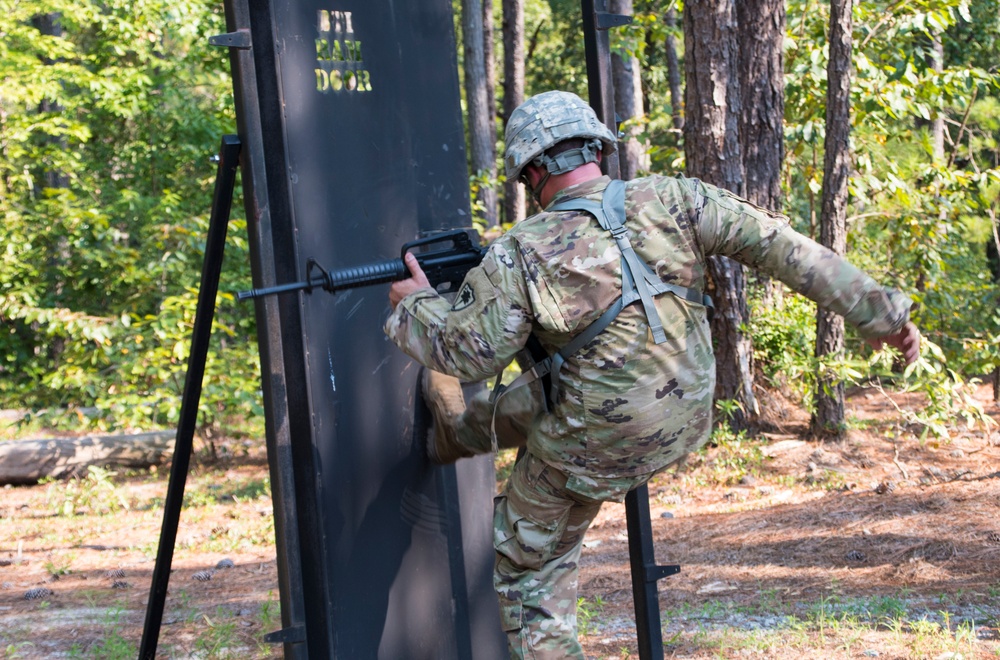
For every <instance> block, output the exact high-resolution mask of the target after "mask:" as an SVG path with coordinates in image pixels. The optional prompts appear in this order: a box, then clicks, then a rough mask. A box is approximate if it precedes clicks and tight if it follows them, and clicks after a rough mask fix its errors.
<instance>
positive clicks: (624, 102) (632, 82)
mask: <svg viewBox="0 0 1000 660" xmlns="http://www.w3.org/2000/svg"><path fill="white" fill-rule="evenodd" d="M609 10H610V11H611V13H613V14H623V15H626V16H631V15H632V0H612V2H610V3H609ZM611 80H612V84H613V86H614V89H615V114H616V115H618V118H619V119H620V120H621V121H622V122H625V121H628V120H630V119H641V118H642V117H643V115H644V114H645V113H644V112H643V108H642V79H641V77H640V69H639V59H638V58H637V57H635V56H634V55H629V54H623V53H620V52H617V51H612V52H611ZM641 132H642V127H641V126H639V125H635V124H633V125H632V126H631V127H629V128H627V129H625V135H624V137H623V138H622V139H621V140H620V141H619V143H618V149H619V161H618V167H619V171H620V173H621V178H622V179H624V180H626V181H627V180H629V179H634V178H636V177H638V176H640V173H641V172H642V171H644V170H646V171H648V170H649V159H648V158H647V157H646V145H644V144H643V143H642V142H640V141H639V138H638V135H639V134H640V133H641Z"/></svg>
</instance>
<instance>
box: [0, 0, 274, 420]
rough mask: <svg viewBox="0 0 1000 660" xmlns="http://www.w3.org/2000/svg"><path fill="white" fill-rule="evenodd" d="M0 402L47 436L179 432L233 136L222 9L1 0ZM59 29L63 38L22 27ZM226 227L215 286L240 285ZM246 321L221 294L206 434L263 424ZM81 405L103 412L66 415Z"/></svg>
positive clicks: (204, 415)
mask: <svg viewBox="0 0 1000 660" xmlns="http://www.w3.org/2000/svg"><path fill="white" fill-rule="evenodd" d="M0 6H2V9H3V12H2V15H0V32H2V33H3V34H4V39H3V40H2V43H0V69H2V73H3V75H2V76H0V78H2V80H3V83H2V84H0V85H2V86H0V146H2V149H3V155H4V157H3V158H2V159H0V214H2V216H3V221H4V226H5V229H6V232H7V237H8V240H7V241H6V243H5V245H4V246H3V249H2V251H0V317H2V318H3V320H4V323H3V326H2V329H0V406H4V407H17V408H28V409H32V410H36V411H42V413H41V414H42V417H43V418H45V419H46V421H47V422H48V423H49V424H52V425H56V426H60V425H61V426H74V427H79V426H92V427H97V428H101V429H111V428H118V427H132V428H154V427H161V426H168V425H171V424H175V423H176V418H177V409H178V406H179V401H180V395H181V391H182V388H183V379H184V374H185V373H186V369H187V364H186V360H187V357H188V350H189V345H188V344H189V337H190V334H191V327H192V324H193V316H194V311H195V305H196V296H197V287H198V283H199V280H200V270H201V261H202V255H203V249H204V247H203V246H204V240H205V235H206V231H207V225H208V211H209V207H210V204H211V194H212V184H213V181H214V174H215V172H214V167H213V166H212V164H211V163H210V161H209V158H210V156H211V155H212V154H213V153H215V152H216V150H217V149H218V144H219V140H220V138H221V136H222V134H224V133H226V132H232V127H233V126H234V123H235V122H234V120H233V110H232V107H231V105H230V104H231V100H230V99H231V88H230V83H229V80H228V75H227V72H226V57H225V55H226V53H225V51H224V50H221V49H214V50H210V47H209V46H208V44H207V38H208V36H210V35H212V34H217V33H219V32H224V31H225V29H224V20H223V17H222V11H221V5H218V3H210V2H206V1H205V0H181V1H180V2H173V1H171V2H166V1H165V0H142V1H141V2H128V3H125V2H110V3H108V2H101V3H93V2H82V3H68V2H59V1H52V2H46V1H42V0H31V1H27V2H18V3H2V4H0ZM39 15H57V16H58V22H57V24H58V27H59V29H58V30H55V32H58V34H54V35H45V34H42V33H41V32H40V31H39V30H38V29H37V28H36V27H35V26H34V25H33V24H32V18H33V17H35V16H39ZM245 235H246V228H245V223H243V222H242V221H239V220H236V221H233V222H232V223H231V231H230V233H229V240H228V245H227V261H226V266H225V268H224V269H223V277H224V280H223V282H222V286H221V290H223V291H232V290H234V289H236V288H238V286H239V285H238V283H244V282H246V281H248V280H249V266H248V259H247V257H246V250H247V246H246V238H245ZM253 334H254V325H253V318H252V314H251V310H249V309H246V308H237V307H236V305H235V304H234V301H233V300H232V298H231V296H229V295H228V294H220V300H219V310H218V313H217V317H216V322H215V326H214V337H215V340H214V341H216V342H219V341H221V344H222V345H221V347H220V349H219V350H218V351H217V352H213V353H212V354H211V355H210V356H209V360H208V366H207V371H206V378H205V384H206V387H205V390H204V394H203V400H202V408H201V415H200V417H201V422H202V424H203V425H204V426H206V427H214V428H219V427H227V428H230V429H231V428H232V427H233V425H234V424H235V423H237V422H239V423H242V422H244V421H245V420H251V421H252V420H254V418H255V417H257V416H259V415H260V412H261V411H260V407H259V404H258V403H257V400H258V398H259V397H258V396H257V389H258V386H257V385H256V383H258V382H259V378H258V373H257V372H258V367H257V360H256V351H255V350H254V347H253V345H252V342H250V341H248V339H249V338H250V337H252V336H253ZM79 409H92V410H96V414H94V413H88V414H84V415H81V414H78V413H74V412H73V411H74V410H79Z"/></svg>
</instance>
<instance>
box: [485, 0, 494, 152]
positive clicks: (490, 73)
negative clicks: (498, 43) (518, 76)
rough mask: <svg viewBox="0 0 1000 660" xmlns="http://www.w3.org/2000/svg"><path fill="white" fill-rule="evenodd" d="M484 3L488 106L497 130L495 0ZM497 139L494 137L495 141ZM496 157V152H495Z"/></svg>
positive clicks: (492, 122)
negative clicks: (494, 45)
mask: <svg viewBox="0 0 1000 660" xmlns="http://www.w3.org/2000/svg"><path fill="white" fill-rule="evenodd" d="M482 3H483V63H484V67H485V69H486V108H487V110H488V111H489V115H490V123H491V124H492V125H493V126H494V131H495V130H496V128H495V126H496V117H497V71H496V67H495V66H494V63H495V62H496V59H495V57H494V53H493V0H482ZM495 142H496V140H495V139H494V143H495ZM494 158H496V153H495V152H494Z"/></svg>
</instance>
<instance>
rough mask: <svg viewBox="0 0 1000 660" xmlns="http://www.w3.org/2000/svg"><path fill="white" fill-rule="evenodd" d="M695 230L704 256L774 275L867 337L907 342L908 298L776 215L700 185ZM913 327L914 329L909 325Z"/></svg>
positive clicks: (728, 194) (909, 334) (731, 195)
mask: <svg viewBox="0 0 1000 660" xmlns="http://www.w3.org/2000/svg"><path fill="white" fill-rule="evenodd" d="M700 185H701V186H702V187H703V191H702V194H704V195H705V204H704V206H703V207H702V211H701V213H700V217H699V223H698V228H697V231H698V233H699V238H700V240H701V243H702V248H703V249H704V251H705V252H706V254H720V255H725V256H728V257H732V258H733V259H735V260H737V261H739V262H740V263H742V264H744V265H746V266H748V267H750V268H753V269H755V270H759V271H761V272H763V273H765V274H767V275H769V276H771V277H773V278H775V279H778V280H780V281H782V282H784V283H785V284H786V285H788V286H789V287H790V288H792V289H793V290H794V291H797V292H799V293H801V294H803V295H805V296H806V297H808V298H810V299H811V300H813V301H815V302H816V303H817V304H818V305H819V306H820V307H822V308H824V309H826V310H829V311H831V312H835V313H837V314H840V315H841V316H843V317H844V320H845V321H847V322H848V323H850V324H851V325H853V326H854V327H856V328H857V330H858V333H859V334H860V335H861V336H862V337H863V338H864V339H868V340H875V339H878V338H889V337H893V339H891V340H890V341H889V342H888V343H890V344H893V345H896V344H897V343H899V342H904V341H905V343H906V345H907V347H909V346H910V345H911V344H912V341H911V340H910V339H908V338H909V337H910V336H911V334H912V333H910V332H909V331H907V332H905V333H904V335H905V336H903V337H898V338H897V337H896V335H899V334H900V333H901V332H904V330H905V328H904V326H905V325H906V324H907V322H908V320H909V314H910V307H911V305H912V301H911V300H910V298H909V297H907V296H906V295H904V294H903V293H901V292H900V291H897V290H895V289H892V288H888V287H883V286H881V285H880V284H878V283H877V282H876V281H875V280H874V279H872V278H871V277H870V276H869V275H868V274H867V273H865V272H864V271H862V270H861V269H859V268H857V267H856V266H854V265H853V264H851V263H850V262H848V261H847V260H846V259H844V258H843V257H841V256H839V255H837V254H836V253H834V252H833V251H832V250H830V249H828V248H826V247H823V246H822V245H820V244H819V243H816V242H815V241H813V240H811V239H810V238H808V237H806V236H803V235H801V234H799V233H798V232H796V231H795V230H793V229H792V228H791V227H790V226H789V222H788V219H787V218H786V217H784V216H782V215H779V214H776V213H771V212H769V211H766V210H764V209H761V208H759V207H757V206H754V205H753V204H751V203H749V202H747V201H746V200H743V199H740V198H739V197H737V196H735V195H733V194H731V193H729V192H727V191H724V190H721V189H718V188H714V187H712V186H707V185H705V184H700ZM914 331H915V328H914Z"/></svg>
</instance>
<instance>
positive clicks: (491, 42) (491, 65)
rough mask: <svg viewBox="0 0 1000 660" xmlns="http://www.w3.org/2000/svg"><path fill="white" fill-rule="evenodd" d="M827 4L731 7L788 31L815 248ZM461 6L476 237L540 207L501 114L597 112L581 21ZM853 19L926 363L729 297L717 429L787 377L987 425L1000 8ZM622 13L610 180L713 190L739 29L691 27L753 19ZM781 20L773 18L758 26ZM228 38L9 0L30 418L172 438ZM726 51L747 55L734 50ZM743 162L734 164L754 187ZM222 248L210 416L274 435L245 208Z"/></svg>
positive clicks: (865, 205) (14, 314)
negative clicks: (718, 108) (706, 90)
mask: <svg viewBox="0 0 1000 660" xmlns="http://www.w3.org/2000/svg"><path fill="white" fill-rule="evenodd" d="M612 4H615V3H612ZM838 5H839V6H841V7H843V6H844V5H845V3H842V2H839V3H838V2H836V1H835V2H833V3H830V4H828V3H826V2H818V1H817V0H790V1H789V2H787V3H780V2H779V3H775V2H752V3H750V2H748V3H744V5H742V6H753V7H758V8H759V9H760V10H761V11H762V12H763V13H761V14H759V16H758V18H759V17H760V16H765V17H768V16H773V22H774V23H776V24H777V27H778V28H779V30H778V33H779V36H780V37H781V38H780V39H778V40H772V42H771V43H770V48H771V51H772V53H773V54H776V55H777V56H778V60H777V61H778V62H779V63H780V69H779V71H778V72H776V73H772V74H771V79H770V80H771V82H772V86H780V92H781V97H782V98H781V100H782V103H781V105H780V106H778V108H777V111H778V118H777V126H778V128H779V133H778V136H779V137H778V153H779V154H780V158H779V165H778V168H777V170H776V173H777V174H776V176H775V177H773V178H774V180H775V181H776V182H777V194H776V196H775V198H776V199H777V202H775V203H773V204H766V205H769V206H772V208H777V210H780V211H782V212H784V213H787V214H788V215H789V217H790V218H791V219H792V222H793V225H794V226H795V228H796V229H798V230H800V231H802V232H803V233H806V234H808V235H812V236H815V237H817V238H821V233H822V227H823V224H824V222H825V221H826V220H827V218H825V216H824V211H823V195H824V158H825V156H826V147H825V144H826V143H825V139H826V137H827V134H828V123H827V121H828V120H827V105H828V97H827V77H828V71H829V70H830V69H829V67H828V65H829V64H830V61H829V58H830V48H829V43H828V42H829V34H830V30H831V17H832V16H831V14H832V13H833V14H835V13H836V12H835V11H834V12H831V6H832V7H834V8H835V7H837V6H838ZM455 6H456V30H457V35H458V39H459V44H461V45H462V46H463V47H462V48H460V51H461V53H460V55H461V57H460V60H461V61H460V63H459V67H460V75H461V76H462V79H463V84H464V90H465V91H464V95H463V103H464V104H465V108H464V110H465V111H466V116H467V117H468V119H469V138H470V149H469V157H470V172H473V174H472V175H471V176H470V188H471V190H472V192H473V198H474V200H475V209H474V210H475V213H476V217H477V222H478V224H479V228H480V230H481V231H482V232H483V233H486V234H489V233H490V232H495V231H498V230H499V231H502V230H503V229H504V228H505V227H509V226H510V224H511V223H512V222H513V221H516V220H517V219H518V218H520V217H523V215H524V213H526V212H530V209H527V208H525V207H526V205H525V202H524V201H523V191H519V190H518V187H517V186H516V185H513V184H511V183H509V182H505V181H504V180H503V177H502V175H500V174H498V172H500V173H502V171H503V167H502V163H500V162H498V161H497V154H498V153H502V147H503V145H502V126H503V123H504V117H505V115H506V114H507V113H509V111H510V109H511V107H513V105H515V104H516V103H515V101H518V100H519V99H520V98H521V97H522V96H523V95H531V94H534V93H537V92H541V91H546V90H548V89H565V90H569V91H574V92H577V93H578V94H580V95H581V96H583V97H585V98H586V96H587V82H586V71H585V66H584V54H583V48H584V47H583V39H582V25H581V17H580V13H581V12H580V5H579V4H578V3H576V2H570V1H568V0H549V1H543V0H504V2H503V3H502V4H494V3H493V2H491V0H485V1H482V0H463V1H462V2H461V3H459V2H457V1H456V2H455ZM846 6H847V8H848V17H849V18H850V19H851V21H850V22H849V23H848V25H849V36H850V44H851V46H852V49H851V50H850V51H849V56H850V57H851V61H852V69H851V71H852V75H851V76H850V78H849V83H850V84H849V87H848V88H847V93H848V97H847V100H848V103H849V109H850V113H849V121H850V127H849V129H850V151H849V157H848V160H847V163H848V166H847V169H846V173H847V176H846V179H845V181H846V188H845V190H846V195H847V196H846V198H845V199H846V204H845V205H844V209H843V213H842V216H843V217H842V218H841V220H842V222H843V224H844V227H846V230H847V232H846V245H847V256H848V258H849V260H851V261H852V262H853V263H855V264H857V265H859V266H861V267H862V268H864V269H866V270H868V271H869V272H871V273H873V274H874V275H875V276H876V278H877V279H878V280H879V281H881V282H883V283H884V284H887V285H891V286H895V287H897V288H899V289H902V290H903V291H905V292H907V293H908V294H910V295H911V296H912V297H913V298H914V301H915V302H916V307H915V310H914V320H915V321H916V322H917V324H918V325H919V327H920V328H921V330H922V332H923V333H924V336H925V338H926V339H927V342H926V345H925V349H924V354H923V357H922V359H921V360H920V361H919V362H918V363H917V364H916V365H914V366H913V367H911V368H909V369H908V370H907V371H906V373H900V372H899V369H898V367H895V365H893V364H892V359H891V357H889V356H886V355H883V354H875V355H873V354H872V352H871V350H870V349H869V348H867V347H866V346H865V344H864V343H863V342H862V341H860V340H859V339H857V338H856V337H854V336H853V335H851V334H850V331H848V332H847V335H846V340H845V343H844V345H845V347H846V350H844V351H843V352H840V351H839V350H837V351H834V353H833V355H832V356H824V357H816V341H817V334H816V325H817V320H816V311H815V306H814V305H812V304H811V303H809V302H808V301H805V300H804V299H802V298H800V297H798V296H784V295H781V293H780V291H779V292H778V293H775V292H774V290H773V288H772V287H771V286H769V285H768V284H767V283H764V282H758V281H755V280H751V281H750V282H749V284H748V285H747V286H746V287H745V289H741V290H740V292H739V295H740V296H741V297H742V298H743V299H745V300H747V301H748V307H747V308H748V310H749V312H748V314H747V316H746V318H744V319H742V320H739V322H738V326H737V328H736V330H737V332H738V333H739V334H740V335H741V336H742V337H743V339H744V340H745V341H748V342H749V343H750V344H751V345H752V351H753V357H754V359H753V365H755V366H754V368H753V373H752V374H750V375H749V377H750V378H756V385H751V384H748V383H743V389H744V390H745V391H747V392H750V393H751V396H750V400H749V401H748V400H746V399H745V398H742V397H741V395H740V394H739V390H740V389H741V385H740V384H739V383H737V384H735V385H733V388H732V389H731V390H730V392H729V393H721V394H719V396H718V398H719V400H720V403H719V408H720V411H721V412H722V413H723V414H722V417H723V418H724V419H730V420H736V419H740V423H739V426H740V427H747V426H750V427H753V426H754V425H755V424H760V423H763V422H762V420H760V418H759V417H758V416H757V413H758V412H759V411H758V409H757V408H755V406H754V404H753V402H752V399H753V397H752V392H753V391H755V388H761V387H764V388H782V389H783V390H785V391H786V392H790V393H792V394H793V395H795V396H796V397H798V399H799V400H800V401H801V402H802V404H803V405H804V406H805V407H807V408H812V407H813V406H814V398H815V397H816V395H817V394H823V393H824V392H826V393H829V390H830V387H829V386H827V387H826V389H824V387H823V386H822V385H818V384H819V383H824V382H827V383H831V382H836V381H847V382H851V381H855V382H856V381H861V380H866V379H871V378H875V377H881V378H885V377H888V378H891V379H892V381H893V383H894V385H895V386H896V387H898V388H910V389H914V390H919V391H920V392H922V393H923V394H924V395H925V398H923V399H922V401H923V402H924V404H923V405H922V406H921V407H920V409H918V410H914V411H910V412H909V413H908V414H909V415H910V416H911V421H912V422H913V423H914V425H915V428H917V429H918V430H920V432H922V433H936V434H941V435H947V434H948V432H949V427H950V426H952V424H953V423H954V422H955V421H956V420H961V421H963V422H964V423H968V424H970V425H977V424H986V423H987V420H986V416H985V415H984V414H983V411H982V409H981V407H980V406H979V405H978V404H976V402H975V401H974V400H973V399H972V398H971V397H969V396H968V395H967V383H968V382H969V380H970V379H973V378H984V377H991V375H992V374H996V373H998V369H1000V310H998V306H1000V304H998V303H1000V260H998V258H997V249H998V247H1000V236H998V220H997V208H998V206H1000V201H998V195H1000V169H998V167H1000V86H998V81H1000V79H998V71H997V62H1000V3H998V2H997V0H976V1H958V0H912V1H908V0H895V1H892V2H886V1H873V2H864V3H858V4H857V5H856V6H854V7H853V8H851V6H850V3H846ZM695 7H698V11H695ZM768 7H770V9H768ZM617 8H619V9H622V8H624V9H625V10H626V11H627V13H631V14H633V15H634V20H633V22H632V24H631V25H630V26H628V27H625V28H621V29H617V30H613V31H612V34H611V43H612V47H613V49H614V51H615V64H616V80H617V81H619V87H620V89H622V90H626V89H629V90H630V91H631V94H630V95H625V94H623V95H622V98H619V99H618V101H617V104H618V107H619V109H620V111H619V115H620V116H621V117H622V119H623V120H624V121H623V123H622V126H621V131H622V136H623V148H622V164H623V172H624V173H626V174H627V175H629V176H632V175H641V174H643V173H646V172H657V173H664V174H673V173H683V172H688V173H689V174H694V175H699V176H701V174H700V172H701V171H704V170H705V168H704V164H703V163H702V164H698V163H695V162H694V161H695V159H696V158H701V157H702V154H704V153H705V151H706V147H705V146H704V145H703V144H699V143H698V140H699V139H701V138H703V137H704V135H701V134H699V133H698V132H697V131H694V130H693V129H692V126H700V125H701V124H699V123H697V122H696V121H695V120H696V119H697V118H698V117H697V115H698V113H699V112H701V110H698V109H696V108H695V107H694V106H693V104H691V103H690V99H692V98H694V97H693V96H692V95H691V94H692V93H693V92H694V90H695V87H694V77H695V76H698V75H704V74H707V75H713V74H714V73H716V72H717V70H716V69H714V68H713V66H715V64H714V63H713V64H712V65H711V66H709V64H706V63H704V62H701V63H699V62H696V61H695V57H696V56H697V57H702V56H701V55H699V53H700V52H701V51H700V50H699V48H701V47H702V46H706V45H707V46H712V45H717V42H718V40H719V39H720V38H721V37H720V34H724V33H725V32H726V30H725V29H721V30H720V29H716V30H714V31H711V32H707V33H699V32H698V30H699V25H703V24H702V23H699V20H701V19H700V18H699V14H698V12H702V16H704V15H705V13H706V12H707V13H709V14H710V15H711V14H712V12H714V17H715V18H716V19H717V18H718V17H719V16H720V15H724V16H725V17H728V20H729V22H728V23H725V22H724V23H722V25H723V27H724V28H725V27H726V26H728V29H729V32H731V33H733V34H738V31H739V29H740V26H741V25H742V26H743V29H744V30H747V29H749V20H744V21H743V23H742V24H741V22H740V17H739V16H738V12H737V9H736V3H733V2H707V3H698V4H697V5H695V4H692V5H691V6H690V7H685V6H684V5H683V4H681V3H678V2H667V1H666V0H662V1H660V0H658V1H643V0H635V1H634V2H631V1H630V2H625V1H623V0H619V2H618V3H617ZM775 8H777V11H779V12H780V16H779V15H778V13H774V14H773V15H772V14H770V13H768V11H771V10H775ZM720 12H722V13H721V14H720ZM726 12H728V13H726ZM710 17H711V16H710ZM779 18H780V21H779V20H778V19H779ZM225 31H226V30H225V22H224V17H223V15H222V6H221V3H219V2H216V1H212V2H208V1H206V0H170V2H167V1H166V0H139V1H137V2H132V1H130V2H124V1H122V0H101V1H97V2H95V1H89V0H80V1H74V2H68V1H67V2H63V1H61V0H55V1H41V0H20V1H18V0H0V153H2V157H0V213H2V215H3V229H2V235H3V240H2V244H0V319H2V325H0V408H5V409H17V410H20V411H23V412H24V413H25V416H24V417H23V418H22V422H21V423H22V425H26V426H28V427H32V426H34V427H38V428H40V427H46V428H62V429H65V430H72V431H92V430H99V431H114V430H122V429H129V430H148V429H156V428H171V427H173V426H174V425H175V424H176V421H177V417H178V413H179V407H180V400H181V391H182V387H183V381H184V373H185V371H186V367H187V363H186V360H187V356H188V352H189V341H190V335H191V330H192V326H193V321H194V313H195V306H196V297H197V287H198V282H199V279H200V271H201V261H202V250H203V246H204V242H205V235H206V232H207V226H208V215H209V206H210V199H211V193H212V186H213V183H214V177H215V166H214V165H213V163H212V162H211V156H212V155H213V154H214V153H215V152H216V151H217V150H218V145H219V141H220V137H221V136H222V135H223V134H226V133H232V132H235V117H234V110H233V102H232V88H231V81H230V77H229V71H228V61H229V60H228V56H227V53H226V51H225V49H220V48H212V47H210V46H209V45H208V37H209V36H212V35H215V34H221V33H223V32H225ZM519 31H520V32H519ZM729 57H731V58H732V60H731V61H730V62H729V64H730V65H731V66H733V67H737V66H739V65H740V63H739V61H738V60H739V52H738V49H737V52H731V53H730V55H729ZM746 59H749V58H746ZM626 78H627V79H628V80H629V81H631V85H629V84H628V83H626V82H625V80H626ZM498 79H499V83H497V80H498ZM750 91H751V90H749V89H744V90H743V95H741V94H736V95H733V96H729V97H726V98H725V99H724V100H723V102H722V103H721V105H722V106H724V107H723V110H726V112H727V114H726V115H725V116H724V117H723V125H725V126H736V125H737V124H736V123H734V124H726V123H725V122H726V121H735V122H737V123H738V120H739V118H740V116H741V114H740V113H741V112H742V113H743V115H742V116H744V117H745V116H746V112H747V111H748V110H753V109H754V108H755V106H754V104H753V102H752V100H750V97H749V96H748V95H749V93H750ZM626 96H628V98H626ZM686 100H687V101H688V105H690V106H691V107H687V108H686V107H685V105H686V103H685V101H686ZM717 100H718V99H717ZM741 100H742V101H743V104H742V105H741V103H740V101H741ZM716 105H720V104H718V103H717V104H716ZM741 108H742V109H741ZM484 109H485V112H484ZM756 109H758V110H759V109H760V108H756ZM771 111H773V109H771ZM741 130H742V129H741ZM733 132H734V131H729V134H732V133H733ZM724 133H725V131H724ZM724 137H725V135H723V138H724ZM477 145H478V146H477ZM709 151H711V149H709ZM685 154H687V157H686V156H685ZM716 156H718V154H716ZM747 160H749V159H747ZM628 168H631V169H628ZM699 168H700V169H699ZM755 172H756V170H755V168H754V166H753V165H752V164H751V163H749V162H748V164H747V165H746V166H745V167H744V169H743V173H744V175H745V176H744V179H745V180H747V181H751V180H752V179H753V177H754V173H755ZM237 192H238V191H237ZM737 192H740V193H741V194H746V193H747V191H746V190H738V191H737ZM237 207H238V208H239V205H237ZM239 213H240V211H239V210H237V211H236V214H237V215H238V214H239ZM227 240H228V244H227V247H226V261H225V264H224V266H223V269H222V282H221V287H220V294H219V298H218V312H217V315H216V320H215V327H214V338H215V339H214V342H215V344H214V347H213V350H212V351H211V352H210V355H209V359H208V365H207V370H206V376H205V379H204V389H203V393H202V399H201V410H200V419H199V423H200V432H201V435H202V437H203V438H206V439H208V440H211V439H212V438H213V437H217V436H219V435H226V436H229V437H234V436H235V437H240V436H246V437H260V436H261V435H262V433H263V408H262V407H261V395H260V385H259V383H260V374H259V366H258V359H257V349H256V341H255V336H256V335H255V332H256V330H255V326H254V317H253V310H252V307H251V306H249V305H245V304H237V302H236V300H235V297H234V295H233V292H234V291H237V290H241V289H245V288H248V287H249V285H250V281H251V276H250V268H249V262H250V260H249V256H248V245H247V236H246V222H245V220H243V219H240V218H238V217H237V218H234V219H233V220H232V221H231V227H230V231H229V233H228V239H227ZM345 265H347V264H345ZM729 380H732V379H729ZM737 380H738V379H737ZM717 394H718V393H717ZM848 421H849V420H843V419H841V420H840V421H839V422H837V423H836V424H834V426H833V427H829V426H827V427H825V430H827V431H832V432H834V433H836V432H838V431H840V430H841V429H842V428H843V427H844V425H845V424H846V423H848ZM821 430H822V429H821Z"/></svg>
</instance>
